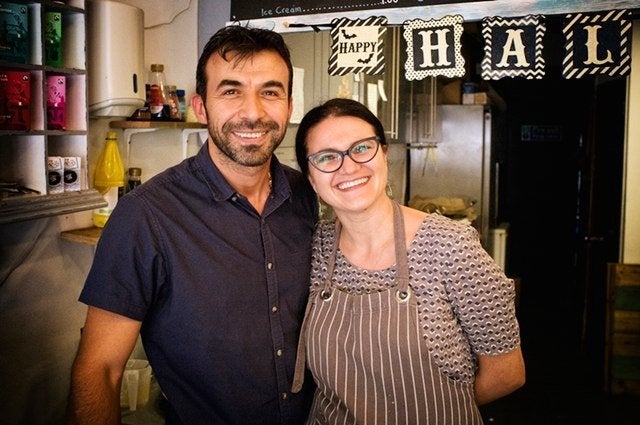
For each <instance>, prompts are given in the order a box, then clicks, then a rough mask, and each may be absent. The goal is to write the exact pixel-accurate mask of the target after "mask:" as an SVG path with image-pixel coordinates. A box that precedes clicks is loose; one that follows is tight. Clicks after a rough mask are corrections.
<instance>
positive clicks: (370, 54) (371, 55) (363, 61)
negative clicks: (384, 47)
mask: <svg viewBox="0 0 640 425" xmlns="http://www.w3.org/2000/svg"><path fill="white" fill-rule="evenodd" d="M371 59H373V53H369V57H368V58H366V59H358V63H363V64H365V65H366V64H368V63H369V62H371Z"/></svg>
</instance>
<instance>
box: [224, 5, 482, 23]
mask: <svg viewBox="0 0 640 425" xmlns="http://www.w3.org/2000/svg"><path fill="white" fill-rule="evenodd" d="M474 1H490V0H355V1H344V0H342V1H341V0H297V1H282V0H257V1H247V0H231V17H230V21H245V20H250V19H268V18H275V17H282V16H294V15H314V14H318V13H339V12H348V11H353V10H377V9H387V8H392V7H412V6H433V5H436V4H455V3H469V2H474ZM345 3H346V4H345Z"/></svg>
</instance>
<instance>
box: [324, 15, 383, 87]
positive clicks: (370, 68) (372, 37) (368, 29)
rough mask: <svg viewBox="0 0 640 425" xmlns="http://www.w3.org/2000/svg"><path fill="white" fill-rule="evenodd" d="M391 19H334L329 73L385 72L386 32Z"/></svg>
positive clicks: (374, 73)
mask: <svg viewBox="0 0 640 425" xmlns="http://www.w3.org/2000/svg"><path fill="white" fill-rule="evenodd" d="M386 25H387V18H385V17H384V16H381V17H378V16H372V17H370V18H367V19H355V20H349V19H346V18H340V19H334V20H333V21H331V39H332V44H331V46H332V47H331V56H330V57H329V75H345V74H348V73H350V72H353V73H355V74H357V73H360V72H364V73H365V74H370V75H377V74H381V73H382V72H384V42H383V41H384V35H385V32H386V31H387V27H386Z"/></svg>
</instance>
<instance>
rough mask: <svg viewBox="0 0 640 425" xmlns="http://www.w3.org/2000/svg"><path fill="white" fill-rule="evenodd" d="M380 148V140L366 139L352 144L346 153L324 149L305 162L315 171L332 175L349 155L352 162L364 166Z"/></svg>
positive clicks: (376, 137)
mask: <svg viewBox="0 0 640 425" xmlns="http://www.w3.org/2000/svg"><path fill="white" fill-rule="evenodd" d="M379 147H380V138H379V137H378V136H372V137H367V138H365V139H361V140H358V141H356V142H353V144H352V145H351V146H349V149H347V150H346V151H342V152H341V151H338V150H335V149H326V150H323V151H320V152H316V153H314V154H313V155H309V156H308V157H307V160H309V162H310V163H311V165H313V166H314V167H315V168H316V169H317V170H319V171H322V172H323V173H334V172H336V171H338V170H339V169H340V167H342V164H343V163H344V157H345V156H347V155H349V158H351V159H352V160H353V161H354V162H357V163H358V164H364V163H365V162H369V161H371V160H372V159H373V158H374V157H375V156H376V154H377V153H378V148H379Z"/></svg>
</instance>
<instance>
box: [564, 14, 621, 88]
mask: <svg viewBox="0 0 640 425" xmlns="http://www.w3.org/2000/svg"><path fill="white" fill-rule="evenodd" d="M628 17H629V13H628V12H627V11H626V10H613V11H610V12H601V13H591V14H584V13H577V14H569V15H567V16H566V19H565V24H564V26H563V28H562V32H563V33H564V34H565V39H566V43H565V57H564V60H563V62H562V76H563V77H564V78H580V77H583V76H585V75H596V74H604V75H609V76H612V77H613V76H625V75H629V73H630V72H631V55H630V42H629V37H630V36H631V32H630V31H631V21H630V20H629V19H628Z"/></svg>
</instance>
